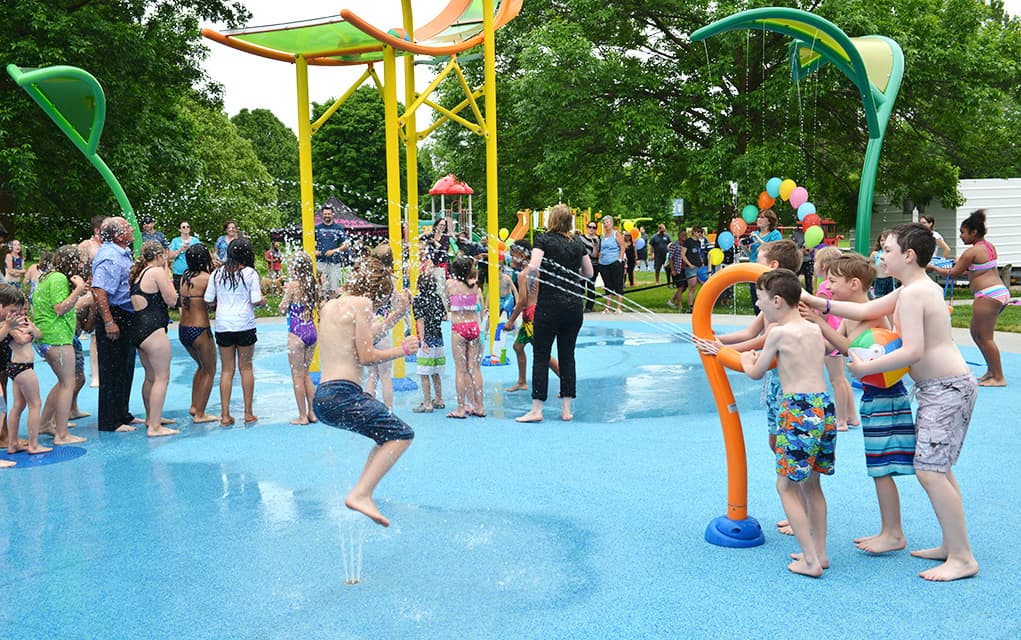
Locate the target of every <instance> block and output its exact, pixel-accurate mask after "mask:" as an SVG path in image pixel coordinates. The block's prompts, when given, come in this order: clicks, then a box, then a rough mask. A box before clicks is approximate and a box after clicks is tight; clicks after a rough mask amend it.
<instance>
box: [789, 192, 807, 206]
mask: <svg viewBox="0 0 1021 640" xmlns="http://www.w3.org/2000/svg"><path fill="white" fill-rule="evenodd" d="M790 202H791V206H792V207H794V208H795V209H797V208H798V207H800V206H801V205H803V204H805V203H806V202H808V189H806V188H804V187H794V190H793V191H791V196H790Z"/></svg>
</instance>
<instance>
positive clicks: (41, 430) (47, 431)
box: [39, 422, 56, 436]
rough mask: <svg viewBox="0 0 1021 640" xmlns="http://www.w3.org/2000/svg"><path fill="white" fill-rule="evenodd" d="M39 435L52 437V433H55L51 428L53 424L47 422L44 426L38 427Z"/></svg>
mask: <svg viewBox="0 0 1021 640" xmlns="http://www.w3.org/2000/svg"><path fill="white" fill-rule="evenodd" d="M39 433H41V434H43V435H48V436H52V435H53V434H54V433H56V431H55V430H54V428H53V423H52V422H47V423H45V424H41V425H39Z"/></svg>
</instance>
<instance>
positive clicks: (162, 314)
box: [129, 241, 178, 438]
mask: <svg viewBox="0 0 1021 640" xmlns="http://www.w3.org/2000/svg"><path fill="white" fill-rule="evenodd" d="M129 281H130V282H131V304H132V306H133V307H134V308H135V317H134V319H133V320H132V324H131V335H130V339H131V340H132V342H133V343H134V344H135V346H137V347H138V357H139V359H140V360H141V361H142V366H143V367H144V368H145V382H144V383H142V401H143V402H144V403H145V426H146V433H147V435H148V436H149V437H150V438H153V437H157V436H169V435H173V434H175V433H178V431H177V430H176V429H169V428H167V427H165V426H163V425H164V420H163V417H162V414H163V403H164V401H165V400H166V398H167V386H168V385H169V384H170V339H169V338H167V324H168V323H169V322H170V314H169V312H168V310H167V305H170V304H174V303H176V302H177V292H176V291H175V290H174V283H173V281H171V279H170V277H169V276H168V275H167V252H166V249H164V248H163V245H161V244H160V243H158V242H154V241H148V242H146V243H144V244H143V245H142V253H141V255H140V256H139V257H138V258H137V259H136V260H135V264H134V265H133V266H132V267H131V274H130V276H129ZM147 288H148V289H153V288H154V289H155V291H146V289H147ZM166 422H169V423H172V422H176V421H175V420H167V421H166Z"/></svg>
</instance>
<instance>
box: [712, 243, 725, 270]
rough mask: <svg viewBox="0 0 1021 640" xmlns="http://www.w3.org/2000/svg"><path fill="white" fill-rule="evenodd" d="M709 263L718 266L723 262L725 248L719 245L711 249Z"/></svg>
mask: <svg viewBox="0 0 1021 640" xmlns="http://www.w3.org/2000/svg"><path fill="white" fill-rule="evenodd" d="M709 264H711V265H712V266H714V267H718V266H720V265H721V264H723V250H722V249H720V248H719V247H717V248H715V249H710V250H709Z"/></svg>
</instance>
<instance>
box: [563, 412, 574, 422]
mask: <svg viewBox="0 0 1021 640" xmlns="http://www.w3.org/2000/svg"><path fill="white" fill-rule="evenodd" d="M560 419H561V420H563V421H564V422H570V421H571V420H574V414H573V413H571V412H570V411H562V412H560Z"/></svg>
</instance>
